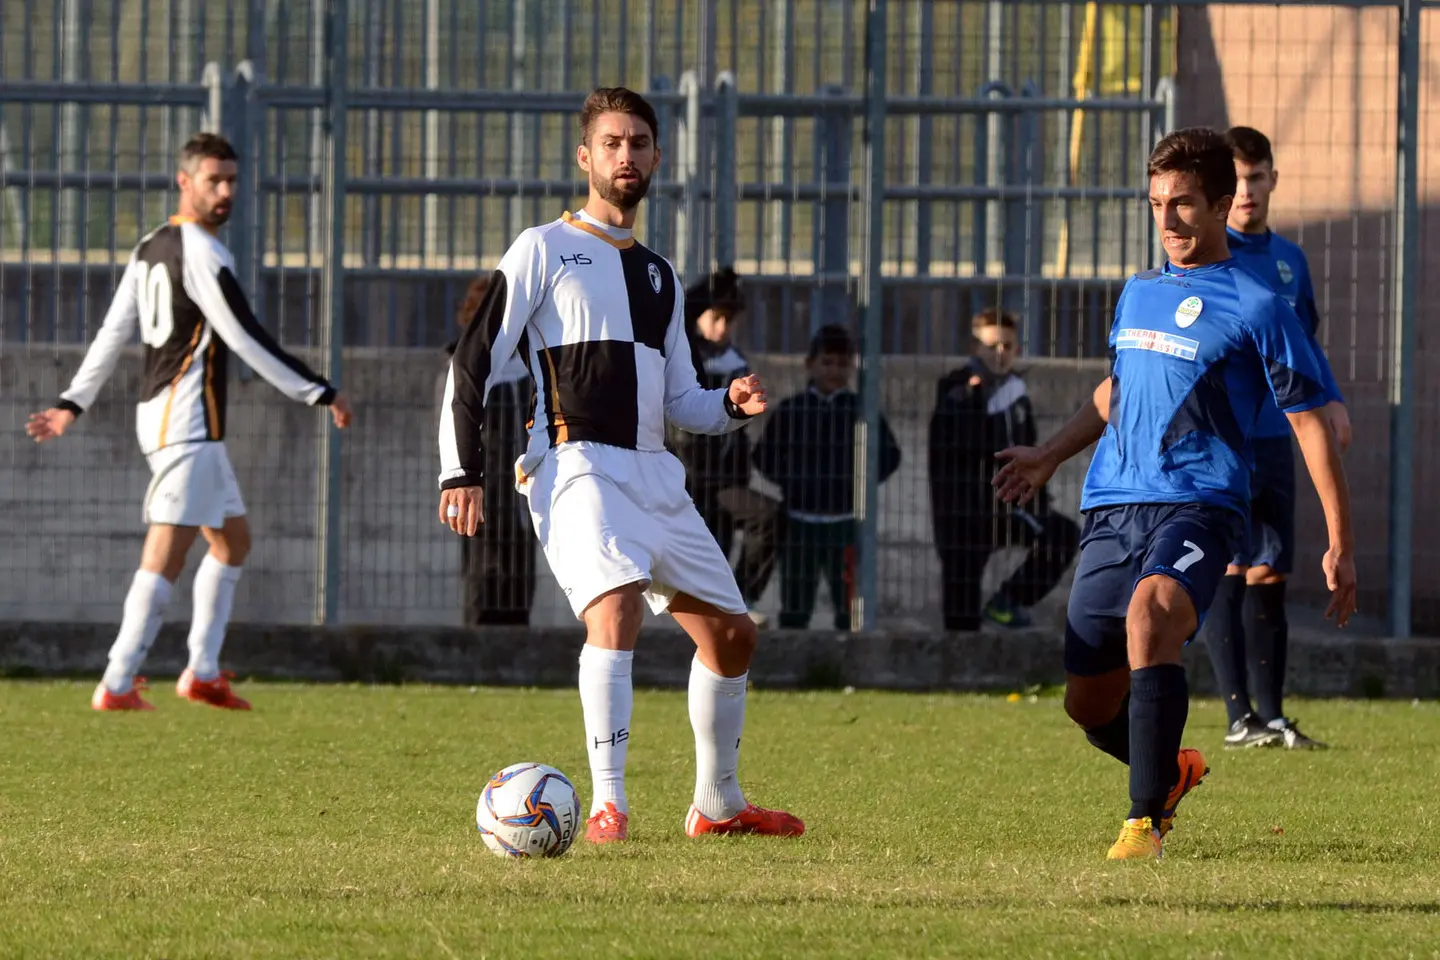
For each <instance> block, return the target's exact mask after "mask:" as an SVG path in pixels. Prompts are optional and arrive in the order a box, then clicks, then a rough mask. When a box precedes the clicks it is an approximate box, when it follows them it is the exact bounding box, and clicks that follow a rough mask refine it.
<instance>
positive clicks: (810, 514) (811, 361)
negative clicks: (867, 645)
mask: <svg viewBox="0 0 1440 960" xmlns="http://www.w3.org/2000/svg"><path fill="white" fill-rule="evenodd" d="M855 355H856V349H855V342H854V341H853V340H852V339H851V338H850V334H849V332H848V331H847V330H846V329H845V328H844V327H842V326H839V325H835V324H832V325H828V326H824V327H821V328H820V329H819V330H818V331H817V332H816V333H815V337H814V339H813V340H812V341H811V342H810V352H809V354H808V355H807V356H806V360H805V366H806V370H807V372H808V373H809V374H810V383H809V385H808V386H807V387H806V388H805V389H804V390H803V391H801V392H800V393H797V394H795V395H794V396H791V397H788V398H786V399H785V400H783V401H781V402H780V404H779V405H778V406H777V407H776V408H775V409H774V410H773V412H771V413H770V414H769V415H768V416H769V422H768V423H766V424H765V429H764V432H763V433H762V434H761V436H760V441H759V443H757V444H756V445H755V452H754V460H755V465H756V466H757V467H759V468H760V470H761V472H762V473H764V474H765V475H766V476H767V477H769V478H770V479H771V480H773V481H774V482H775V484H776V485H777V486H779V487H780V490H781V492H782V493H783V494H784V497H785V511H786V519H785V532H784V534H783V536H782V537H781V539H780V626H781V627H782V628H787V629H804V628H805V627H808V626H809V625H810V617H811V614H812V613H814V610H815V594H816V591H817V590H818V588H819V584H820V575H821V573H822V572H823V573H824V575H825V579H826V581H827V582H828V584H829V589H830V602H831V603H832V604H834V606H835V629H836V630H848V629H850V600H851V589H852V587H853V585H854V563H855V547H856V543H857V539H858V533H859V531H858V528H857V524H856V522H855V423H856V420H857V419H858V418H859V417H860V416H861V413H860V403H859V398H858V396H857V395H856V394H855V391H854V390H852V389H851V388H850V378H851V374H852V373H853V371H854V369H855ZM879 443H880V481H881V482H882V483H883V482H884V481H885V480H886V479H887V478H888V477H889V476H890V475H891V474H893V473H894V472H895V470H896V469H897V468H898V467H899V466H900V446H899V444H897V443H896V442H895V435H894V434H893V433H891V432H890V425H889V424H888V423H886V422H885V418H884V417H883V416H882V417H881V418H880V437H879Z"/></svg>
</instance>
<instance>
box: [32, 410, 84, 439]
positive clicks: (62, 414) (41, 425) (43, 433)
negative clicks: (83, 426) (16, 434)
mask: <svg viewBox="0 0 1440 960" xmlns="http://www.w3.org/2000/svg"><path fill="white" fill-rule="evenodd" d="M74 422H75V414H73V413H71V412H70V411H69V410H61V409H60V408H59V407H51V408H50V409H49V410H45V411H43V412H41V413H32V414H30V419H29V421H27V422H26V424H25V432H26V433H27V434H29V435H30V436H31V437H32V438H33V439H34V440H35V442H36V443H44V442H45V441H46V440H54V439H55V438H56V437H60V436H64V435H65V431H66V430H67V429H69V427H70V424H72V423H74Z"/></svg>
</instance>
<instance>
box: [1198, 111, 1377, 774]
mask: <svg viewBox="0 0 1440 960" xmlns="http://www.w3.org/2000/svg"><path fill="white" fill-rule="evenodd" d="M1225 138H1226V139H1227V140H1229V141H1230V148H1231V149H1232V150H1233V151H1234V154H1235V177H1236V191H1235V203H1234V204H1233V205H1232V206H1231V208H1230V216H1229V219H1228V227H1227V232H1228V235H1229V241H1230V253H1231V254H1232V255H1233V256H1234V257H1235V259H1236V260H1239V261H1240V262H1241V263H1242V264H1244V266H1245V267H1246V269H1248V270H1250V272H1252V273H1254V274H1255V275H1256V276H1258V277H1259V278H1260V279H1261V280H1264V281H1265V283H1266V284H1268V285H1269V287H1270V288H1271V289H1272V290H1274V291H1275V292H1276V293H1278V294H1280V296H1282V297H1284V298H1285V302H1286V303H1288V304H1290V306H1292V307H1294V308H1295V313H1296V315H1297V316H1299V317H1300V322H1301V323H1303V324H1305V327H1306V329H1307V330H1309V332H1310V335H1311V337H1312V338H1313V337H1314V335H1315V331H1316V329H1317V328H1318V327H1319V326H1320V315H1319V311H1318V310H1317V309H1316V307H1315V288H1314V286H1313V285H1312V284H1311V282H1310V264H1309V262H1308V261H1307V260H1306V259H1305V253H1304V251H1302V250H1301V249H1300V248H1299V247H1298V246H1296V245H1295V244H1294V243H1291V242H1290V241H1289V240H1287V239H1285V238H1284V237H1281V236H1278V235H1276V234H1275V233H1272V232H1271V230H1270V226H1269V221H1270V194H1271V191H1273V190H1274V189H1275V184H1276V183H1277V182H1278V179H1279V178H1278V176H1277V175H1276V173H1275V158H1274V155H1273V154H1272V153H1271V150H1270V141H1269V140H1268V139H1267V138H1266V137H1265V135H1264V134H1263V133H1261V132H1260V131H1258V130H1255V129H1252V128H1250V127H1231V128H1230V129H1229V130H1228V131H1227V132H1226V134H1225ZM1311 348H1312V349H1313V350H1314V351H1315V355H1316V357H1318V358H1319V360H1320V363H1321V365H1322V366H1323V367H1324V370H1325V373H1326V375H1327V377H1328V380H1327V384H1328V385H1330V386H1332V387H1333V385H1334V378H1333V376H1330V367H1329V364H1328V363H1326V362H1325V355H1324V352H1323V351H1322V350H1321V348H1320V345H1319V343H1318V342H1313V339H1312V343H1311ZM1335 393H1336V396H1339V390H1338V389H1337V390H1335ZM1327 411H1328V412H1329V414H1330V420H1331V425H1332V427H1334V428H1335V431H1336V437H1337V438H1338V439H1339V441H1340V447H1341V449H1342V450H1343V449H1344V448H1345V447H1347V446H1349V444H1350V419H1349V416H1348V415H1347V414H1346V411H1345V406H1344V404H1342V403H1340V402H1339V401H1338V400H1337V401H1332V402H1331V403H1330V405H1329V406H1328V407H1327ZM1250 437H1251V449H1252V450H1253V451H1254V457H1255V467H1254V470H1253V472H1252V473H1251V476H1250V531H1249V533H1250V538H1249V544H1248V546H1247V548H1246V549H1244V550H1242V551H1241V552H1240V553H1239V554H1238V555H1237V556H1236V557H1235V562H1234V563H1232V564H1231V565H1230V569H1228V570H1226V571H1225V578H1224V579H1223V580H1221V581H1220V589H1219V590H1218V591H1216V594H1215V603H1214V605H1213V606H1212V607H1211V608H1210V613H1209V616H1207V617H1206V619H1205V629H1204V631H1203V637H1204V640H1205V645H1206V647H1207V648H1208V649H1209V651H1210V662H1211V663H1212V664H1214V667H1215V679H1216V684H1217V686H1218V687H1219V690H1220V695H1221V697H1222V698H1223V699H1224V701H1225V710H1226V712H1227V713H1228V714H1229V721H1230V730H1229V733H1228V734H1227V735H1226V737H1225V745H1226V746H1227V747H1263V746H1285V747H1288V748H1290V749H1313V748H1316V747H1324V746H1325V744H1323V743H1321V742H1320V741H1318V740H1314V739H1311V738H1310V737H1307V736H1305V734H1303V733H1301V732H1300V728H1299V727H1298V726H1297V725H1296V723H1295V721H1294V720H1291V719H1287V718H1286V717H1285V713H1284V710H1283V709H1282V707H1281V697H1282V696H1283V692H1284V688H1285V660H1286V656H1285V654H1286V648H1287V646H1288V645H1289V638H1290V633H1289V624H1288V623H1287V621H1286V617H1285V580H1286V578H1287V577H1288V576H1289V574H1290V572H1291V570H1292V569H1294V558H1295V452H1294V448H1293V446H1292V444H1291V441H1290V424H1289V423H1288V422H1287V421H1286V419H1285V416H1284V414H1282V413H1281V412H1280V408H1279V407H1277V406H1275V404H1274V403H1271V402H1269V401H1266V402H1265V403H1264V405H1263V406H1262V407H1261V410H1260V419H1259V421H1258V422H1257V423H1256V424H1255V429H1254V431H1253V432H1252V433H1251V435H1250ZM1251 690H1253V691H1254V696H1255V706H1254V707H1253V708H1252V707H1251V705H1250V696H1251V694H1250V691H1251Z"/></svg>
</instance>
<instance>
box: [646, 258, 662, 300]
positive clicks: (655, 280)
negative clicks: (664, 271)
mask: <svg viewBox="0 0 1440 960" xmlns="http://www.w3.org/2000/svg"><path fill="white" fill-rule="evenodd" d="M645 272H646V273H648V274H650V286H652V287H654V288H655V292H656V293H659V292H660V268H659V267H657V266H655V264H653V263H647V264H646V265H645Z"/></svg>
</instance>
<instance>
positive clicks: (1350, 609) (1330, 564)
mask: <svg viewBox="0 0 1440 960" xmlns="http://www.w3.org/2000/svg"><path fill="white" fill-rule="evenodd" d="M1320 565H1321V567H1323V568H1324V570H1325V586H1327V587H1329V588H1330V605H1329V606H1328V607H1326V608H1325V619H1327V620H1328V619H1330V618H1331V617H1334V618H1335V625H1336V626H1338V627H1343V626H1345V624H1346V623H1348V622H1349V620H1350V614H1352V613H1354V612H1355V561H1354V560H1353V559H1352V558H1351V556H1350V554H1348V553H1341V552H1340V551H1338V550H1336V549H1335V548H1334V547H1331V548H1330V549H1329V550H1327V551H1325V557H1324V559H1323V560H1321V561H1320Z"/></svg>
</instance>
